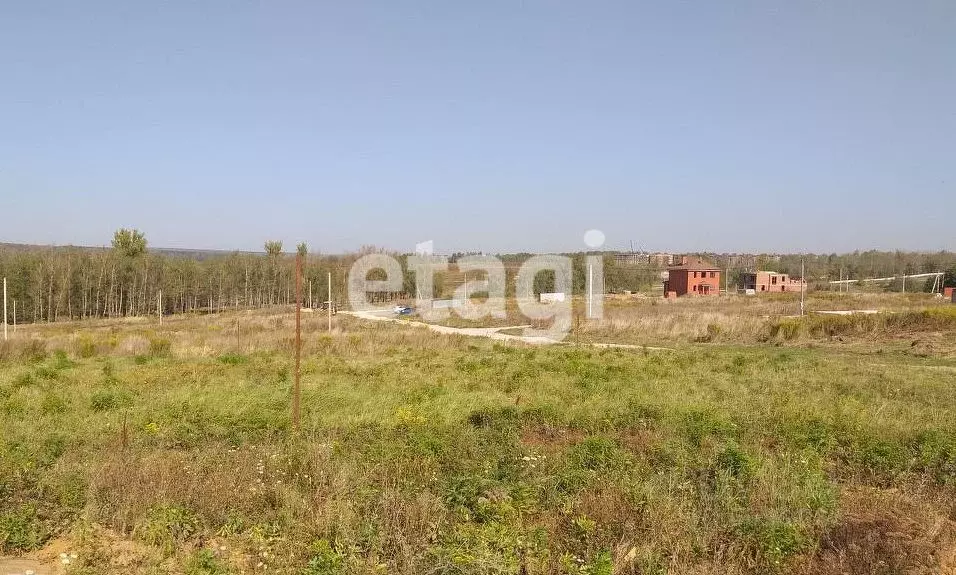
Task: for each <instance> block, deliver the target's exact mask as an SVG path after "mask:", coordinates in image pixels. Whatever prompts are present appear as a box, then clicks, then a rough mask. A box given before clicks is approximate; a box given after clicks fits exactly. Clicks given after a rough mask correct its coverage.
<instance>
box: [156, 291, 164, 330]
mask: <svg viewBox="0 0 956 575" xmlns="http://www.w3.org/2000/svg"><path fill="white" fill-rule="evenodd" d="M156 315H158V316H159V325H163V290H159V293H158V294H156Z"/></svg>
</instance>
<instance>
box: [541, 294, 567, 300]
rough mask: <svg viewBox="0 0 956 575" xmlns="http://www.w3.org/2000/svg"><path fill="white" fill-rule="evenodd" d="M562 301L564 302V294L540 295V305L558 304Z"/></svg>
mask: <svg viewBox="0 0 956 575" xmlns="http://www.w3.org/2000/svg"><path fill="white" fill-rule="evenodd" d="M563 301H564V292H554V293H543V294H541V303H558V302H563Z"/></svg>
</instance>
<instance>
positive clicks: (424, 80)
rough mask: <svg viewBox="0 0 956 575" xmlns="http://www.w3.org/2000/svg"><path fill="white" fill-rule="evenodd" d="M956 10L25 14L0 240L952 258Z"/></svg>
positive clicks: (853, 4) (503, 2) (274, 0)
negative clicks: (140, 235) (597, 244)
mask: <svg viewBox="0 0 956 575" xmlns="http://www.w3.org/2000/svg"><path fill="white" fill-rule="evenodd" d="M954 30H956V2H953V1H952V0H933V1H921V0H916V1H913V2H902V1H895V2H888V1H885V0H868V1H862V0H853V1H850V0H825V1H823V0H799V1H793V0H753V1H728V2H712V1H704V0H702V1H666V2H635V1H621V2H603V1H595V2H570V1H563V0H547V1H540V2H539V1H533V0H527V1H519V0H488V1H482V2H448V1H428V0H416V1H406V0H389V1H381V2H364V1H355V2H316V1H283V0H270V1H258V2H252V1H244V0H203V1H200V2H196V1H193V0H189V1H185V0H183V1H168V2H129V1H118V0H117V1H107V0H86V1H84V2H75V1H63V2H47V1H44V0H36V1H30V2H4V3H3V4H2V7H0V214H2V217H0V241H2V242H24V243H36V244H58V245H66V244H74V245H106V244H108V243H109V241H110V239H111V237H112V233H113V231H114V230H115V229H117V228H120V227H134V228H138V229H140V230H142V231H144V232H145V233H146V237H147V239H148V240H149V242H150V245H151V246H154V247H168V248H198V249H227V250H232V249H238V250H261V249H262V244H263V242H264V241H265V240H268V239H278V240H281V241H283V242H285V245H286V248H287V249H289V250H291V249H293V246H294V244H295V243H296V242H299V241H306V242H307V243H308V244H309V245H310V248H311V249H312V250H313V251H321V252H325V253H330V252H342V251H347V250H354V249H357V248H359V247H360V246H362V245H377V246H383V247H388V248H391V249H398V250H402V251H411V250H413V248H414V245H415V244H416V243H418V242H422V241H426V240H433V241H434V244H435V249H436V251H437V252H444V253H450V252H453V251H459V250H462V251H464V250H482V251H485V252H516V251H531V252H547V251H572V250H579V249H585V248H586V246H585V243H584V240H583V236H584V233H585V231H587V230H592V229H596V230H600V231H602V232H603V233H604V235H605V238H606V243H605V245H604V246H603V247H604V248H607V249H630V246H631V244H632V242H633V245H634V247H635V249H638V248H641V249H648V250H655V251H674V252H697V251H716V252H824V253H829V252H843V251H851V250H855V249H871V248H874V249H919V250H939V249H950V250H953V249H956V226H954V223H953V222H954V219H956V37H954V32H953V31H954Z"/></svg>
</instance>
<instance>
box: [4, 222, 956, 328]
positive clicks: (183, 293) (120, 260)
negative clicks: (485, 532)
mask: <svg viewBox="0 0 956 575" xmlns="http://www.w3.org/2000/svg"><path fill="white" fill-rule="evenodd" d="M263 247H264V252H262V253H241V252H234V253H218V252H216V253H210V252H188V253H182V252H180V253H175V252H172V253H170V252H164V251H155V250H149V249H147V248H148V244H147V240H146V237H145V236H144V235H143V233H141V232H139V231H137V230H127V229H121V230H118V231H117V232H116V233H115V234H114V237H113V242H112V247H111V248H77V247H30V246H12V245H7V246H0V276H3V277H6V278H7V281H8V289H9V298H10V299H11V300H15V301H16V305H17V315H18V320H19V321H21V322H38V321H58V320H64V319H82V318H100V317H121V316H131V315H132V316H135V315H145V314H152V313H156V312H157V311H158V310H159V309H160V306H161V307H162V311H163V313H165V314H170V313H189V312H196V311H218V310H223V309H229V308H254V307H264V306H270V305H280V304H290V303H293V302H294V301H295V257H294V256H293V255H291V254H287V253H285V252H284V251H283V245H282V242H278V241H268V242H265V245H264V246H263ZM296 251H297V253H299V254H301V255H302V256H303V262H304V265H303V276H304V280H305V281H304V286H306V292H305V294H304V296H305V303H306V304H310V303H311V304H316V305H318V304H319V303H321V302H324V301H326V300H328V299H329V294H328V288H327V274H328V273H330V272H331V273H332V279H333V285H332V291H333V294H335V297H334V298H333V299H335V300H336V302H337V303H339V304H341V303H344V300H345V294H346V289H347V280H348V273H349V270H350V269H351V266H352V264H353V263H354V262H355V260H356V259H357V258H358V257H360V256H361V255H363V254H365V253H369V252H372V251H378V252H383V251H384V250H380V249H376V248H373V247H369V246H364V247H363V248H362V249H361V250H360V251H359V252H357V253H352V254H344V255H322V254H310V253H309V250H308V247H307V246H306V245H305V244H299V245H298V246H297V250H296ZM570 255H571V257H572V260H573V262H574V264H573V266H574V267H573V290H574V292H575V293H583V292H584V291H585V289H586V286H587V279H586V278H587V271H586V269H587V265H586V261H585V254H570ZM703 255H705V256H707V257H709V259H711V260H712V261H714V263H715V264H717V265H718V266H721V267H723V268H725V269H728V270H729V271H730V272H731V283H733V276H734V272H735V271H741V270H743V269H773V270H776V271H781V272H787V273H789V274H791V275H794V276H797V275H799V273H800V265H801V261H802V262H803V263H804V264H805V266H806V271H807V278H808V279H809V280H810V281H811V283H813V282H821V283H822V282H825V281H827V280H832V279H837V278H839V277H840V276H841V275H842V276H843V277H846V278H852V279H860V278H871V277H888V276H894V275H898V274H902V273H906V274H910V275H911V274H917V273H925V272H935V271H945V270H949V273H948V274H947V277H946V279H945V285H947V286H952V285H956V254H954V253H953V252H946V251H943V252H936V253H919V252H900V251H897V252H876V251H869V252H854V253H852V254H840V255H837V254H829V255H783V256H752V258H751V259H750V261H749V262H747V263H748V265H746V266H742V265H740V260H739V258H738V259H733V260H732V259H731V257H730V256H723V255H719V254H703ZM397 257H398V258H399V259H400V260H401V263H402V265H403V269H405V270H406V271H405V277H404V278H403V287H402V291H401V292H398V293H396V294H385V295H384V297H385V298H388V297H409V296H411V297H414V294H415V278H414V274H413V273H412V272H411V270H409V269H408V266H407V265H406V264H405V261H404V260H405V256H400V255H398V256H397ZM528 257H530V254H511V255H506V256H501V259H502V260H503V261H504V264H505V267H506V270H507V275H508V280H507V286H506V289H507V291H508V293H509V294H510V293H513V289H514V285H513V284H514V281H513V280H514V275H515V273H516V271H517V269H518V267H519V266H520V264H521V263H522V262H523V261H524V260H525V259H527V258H528ZM735 257H736V256H735ZM453 270H454V266H452V271H449V272H448V273H442V272H438V273H436V276H435V286H436V294H444V295H446V296H447V295H449V294H451V293H452V292H453V291H454V288H455V287H457V285H458V284H460V282H461V281H463V280H464V279H465V278H464V277H463V276H462V275H461V274H456V273H455V272H454V271H453ZM660 273H661V270H660V269H657V268H653V267H650V266H633V265H623V264H618V263H616V262H615V260H614V258H613V257H612V256H611V255H610V254H606V255H605V258H604V283H605V290H606V291H609V292H620V291H623V290H643V289H648V288H650V287H653V286H656V285H659V284H660V281H661V280H660ZM372 279H375V278H372ZM539 279H540V280H541V281H536V282H535V284H536V285H535V287H536V290H538V291H550V286H549V284H550V283H551V282H549V281H548V278H547V277H541V278H539ZM310 283H311V288H312V289H311V301H309V295H310V294H309V290H308V286H309V284H310ZM919 287H922V286H921V285H919V284H917V285H916V286H914V285H912V284H911V285H910V286H908V289H914V288H916V289H919ZM380 295H381V294H380Z"/></svg>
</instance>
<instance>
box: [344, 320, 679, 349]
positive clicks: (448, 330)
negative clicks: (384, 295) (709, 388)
mask: <svg viewBox="0 0 956 575" xmlns="http://www.w3.org/2000/svg"><path fill="white" fill-rule="evenodd" d="M339 313H341V314H345V315H351V316H353V317H357V318H360V319H365V320H369V321H387V322H394V323H402V324H405V325H411V326H417V327H422V328H425V329H430V330H432V331H434V332H437V333H442V334H445V335H464V336H469V337H486V338H488V339H493V340H497V341H508V342H518V343H527V344H531V345H575V344H572V343H571V342H567V341H561V340H557V339H552V338H550V337H543V336H528V335H514V334H510V333H501V332H503V331H507V330H512V329H522V328H526V327H531V326H528V325H512V326H504V327H449V326H446V325H435V324H431V323H425V322H420V321H410V320H407V319H403V318H400V317H395V315H394V314H393V313H392V311H391V310H383V311H340V312H339ZM577 345H589V346H591V347H599V348H615V349H641V350H645V349H646V350H649V351H673V350H672V349H671V348H668V347H649V346H644V345H630V344H624V343H590V344H587V343H585V344H577Z"/></svg>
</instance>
